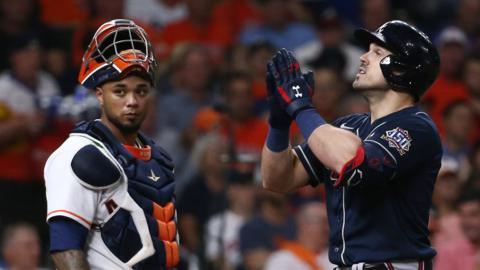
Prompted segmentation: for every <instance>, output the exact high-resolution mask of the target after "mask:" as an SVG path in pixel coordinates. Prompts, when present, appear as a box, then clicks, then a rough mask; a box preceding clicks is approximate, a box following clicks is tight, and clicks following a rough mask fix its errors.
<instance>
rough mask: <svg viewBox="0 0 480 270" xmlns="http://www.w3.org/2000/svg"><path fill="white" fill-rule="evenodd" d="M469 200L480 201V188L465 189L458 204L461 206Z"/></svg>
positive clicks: (459, 197)
mask: <svg viewBox="0 0 480 270" xmlns="http://www.w3.org/2000/svg"><path fill="white" fill-rule="evenodd" d="M469 202H478V203H480V189H478V188H469V189H464V190H463V191H462V193H461V194H460V196H458V200H457V206H460V205H462V204H465V203H469Z"/></svg>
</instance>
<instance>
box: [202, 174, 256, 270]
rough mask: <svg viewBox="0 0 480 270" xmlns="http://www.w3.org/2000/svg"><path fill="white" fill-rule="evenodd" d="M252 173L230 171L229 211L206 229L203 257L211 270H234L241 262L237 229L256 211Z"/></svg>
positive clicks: (219, 216)
mask: <svg viewBox="0 0 480 270" xmlns="http://www.w3.org/2000/svg"><path fill="white" fill-rule="evenodd" d="M253 178H254V176H253V172H251V171H245V172H242V171H237V170H235V169H232V170H231V171H230V173H229V177H228V184H227V190H226V193H227V199H228V208H227V209H226V210H225V211H223V212H221V213H219V214H217V215H215V216H213V217H211V218H210V219H209V220H208V222H207V225H206V226H205V229H206V230H205V255H206V258H207V260H208V261H209V262H210V263H211V266H212V267H213V269H219V270H235V269H237V267H238V266H239V265H240V264H241V262H242V256H241V253H240V239H239V234H240V228H241V227H242V226H243V224H244V223H245V222H246V221H247V220H249V219H250V217H251V216H252V214H253V212H254V208H255V197H256V190H257V189H258V187H257V186H255V184H254V179H253Z"/></svg>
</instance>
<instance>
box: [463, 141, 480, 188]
mask: <svg viewBox="0 0 480 270" xmlns="http://www.w3.org/2000/svg"><path fill="white" fill-rule="evenodd" d="M470 165H471V171H470V177H469V179H468V181H467V183H466V184H465V188H466V189H479V190H480V141H477V142H476V143H475V144H474V145H473V146H472V151H471V152H470Z"/></svg>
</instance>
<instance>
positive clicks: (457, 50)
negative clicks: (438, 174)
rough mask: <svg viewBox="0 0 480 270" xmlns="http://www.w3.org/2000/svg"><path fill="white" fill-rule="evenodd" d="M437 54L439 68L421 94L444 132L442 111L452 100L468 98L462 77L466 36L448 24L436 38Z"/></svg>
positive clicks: (440, 129) (424, 102)
mask: <svg viewBox="0 0 480 270" xmlns="http://www.w3.org/2000/svg"><path fill="white" fill-rule="evenodd" d="M437 47H438V52H439V54H440V72H439V75H438V77H437V80H436V81H435V82H434V83H433V85H432V86H431V87H430V90H428V91H427V92H426V94H425V95H424V96H423V101H422V102H423V104H424V105H425V106H426V107H427V111H428V113H429V114H430V116H431V117H432V119H433V121H434V122H435V124H436V125H437V127H438V129H439V131H440V134H441V135H443V134H444V131H445V129H444V127H443V122H442V113H443V111H444V110H445V108H446V107H447V106H448V105H449V104H450V103H452V102H454V101H456V100H461V99H467V98H468V93H467V90H466V89H465V84H464V83H463V81H462V72H463V65H464V60H465V54H466V53H467V37H466V36H465V34H464V33H463V32H462V31H461V30H460V29H458V28H456V27H447V28H445V29H444V30H443V31H442V32H441V33H440V35H439V37H438V40H437Z"/></svg>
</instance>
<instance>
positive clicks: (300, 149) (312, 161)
mask: <svg viewBox="0 0 480 270" xmlns="http://www.w3.org/2000/svg"><path fill="white" fill-rule="evenodd" d="M293 150H294V151H295V153H296V154H297V157H298V159H299V160H300V162H301V163H302V165H303V167H304V168H305V170H306V171H307V173H308V176H309V177H310V179H309V181H308V183H309V184H310V185H311V186H314V187H315V186H317V185H318V184H320V183H322V182H323V175H324V172H325V171H327V169H326V168H325V166H324V165H323V164H322V163H321V162H320V161H319V160H318V158H317V157H316V156H315V154H314V153H313V152H312V150H311V149H310V147H309V146H308V144H307V143H306V142H304V143H303V144H301V145H297V146H295V147H294V148H293Z"/></svg>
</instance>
